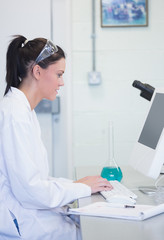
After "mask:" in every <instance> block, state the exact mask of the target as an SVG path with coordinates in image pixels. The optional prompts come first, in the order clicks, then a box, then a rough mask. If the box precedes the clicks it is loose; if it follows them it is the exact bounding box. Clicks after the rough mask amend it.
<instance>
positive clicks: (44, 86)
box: [39, 58, 65, 100]
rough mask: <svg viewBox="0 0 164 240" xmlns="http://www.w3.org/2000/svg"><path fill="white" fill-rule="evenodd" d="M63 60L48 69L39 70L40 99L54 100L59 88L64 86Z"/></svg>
mask: <svg viewBox="0 0 164 240" xmlns="http://www.w3.org/2000/svg"><path fill="white" fill-rule="evenodd" d="M64 71H65V59H64V58H62V59H60V60H59V61H57V62H56V63H54V64H51V65H49V66H48V68H46V69H43V68H41V69H40V81H39V91H40V94H41V97H42V98H46V99H49V100H54V99H55V98H56V95H57V94H58V90H59V89H60V87H61V86H64V81H63V73H64Z"/></svg>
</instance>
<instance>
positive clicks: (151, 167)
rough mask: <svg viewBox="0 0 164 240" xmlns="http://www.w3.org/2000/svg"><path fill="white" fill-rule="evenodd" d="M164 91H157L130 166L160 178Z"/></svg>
mask: <svg viewBox="0 0 164 240" xmlns="http://www.w3.org/2000/svg"><path fill="white" fill-rule="evenodd" d="M163 129H164V89H160V90H159V89H157V90H155V92H154V94H153V97H152V100H151V102H150V109H149V112H148V114H147V117H146V120H145V122H144V125H143V128H142V131H141V133H140V136H139V138H138V141H137V142H136V144H135V146H134V149H133V151H132V155H131V159H130V165H131V166H132V167H133V168H134V169H136V170H138V171H139V172H141V173H143V174H144V175H146V176H148V177H151V178H154V179H156V178H158V176H159V174H160V172H161V168H162V166H163V163H164V130H163Z"/></svg>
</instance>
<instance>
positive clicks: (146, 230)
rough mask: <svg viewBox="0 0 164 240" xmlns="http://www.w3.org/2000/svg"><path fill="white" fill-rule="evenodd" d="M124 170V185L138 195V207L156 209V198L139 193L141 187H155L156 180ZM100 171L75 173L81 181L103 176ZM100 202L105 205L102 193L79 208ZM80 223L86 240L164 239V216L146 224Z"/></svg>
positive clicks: (89, 219)
mask: <svg viewBox="0 0 164 240" xmlns="http://www.w3.org/2000/svg"><path fill="white" fill-rule="evenodd" d="M121 169H122V172H123V179H122V183H123V184H124V185H125V186H127V187H128V188H129V189H131V190H133V191H134V193H136V194H137V196H138V198H137V204H148V205H150V204H151V205H156V204H157V202H156V199H155V197H154V196H148V195H145V194H143V193H141V192H140V191H138V186H143V185H144V186H152V185H154V180H152V179H150V178H147V177H145V176H143V175H142V174H140V173H138V172H136V171H134V170H133V169H132V168H130V167H121ZM100 171H101V168H100V167H79V168H77V169H76V177H77V179H79V178H82V177H84V176H87V175H100ZM97 201H105V200H104V199H103V197H102V196H101V195H100V194H99V193H97V194H94V195H92V196H91V197H87V198H83V199H80V200H79V207H82V206H85V205H88V204H90V203H93V202H97ZM80 222H81V231H82V239H83V240H91V239H94V240H100V239H102V240H109V239H114V240H127V239H129V240H130V239H132V240H163V239H164V214H160V215H158V216H155V217H153V218H150V219H147V220H144V221H132V220H121V219H120V220H119V219H112V218H99V217H87V216H81V217H80Z"/></svg>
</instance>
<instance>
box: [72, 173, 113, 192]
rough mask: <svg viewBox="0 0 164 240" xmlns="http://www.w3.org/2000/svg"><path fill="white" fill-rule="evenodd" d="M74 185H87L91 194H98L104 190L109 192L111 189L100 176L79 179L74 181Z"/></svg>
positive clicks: (108, 183) (106, 181)
mask: <svg viewBox="0 0 164 240" xmlns="http://www.w3.org/2000/svg"><path fill="white" fill-rule="evenodd" d="M74 183H84V184H86V185H88V186H89V187H91V192H92V193H96V192H100V191H104V190H105V191H109V190H111V189H112V188H113V187H112V185H111V184H110V182H109V181H108V180H107V179H105V178H102V177H100V176H88V177H84V178H81V179H79V180H77V181H75V182H74Z"/></svg>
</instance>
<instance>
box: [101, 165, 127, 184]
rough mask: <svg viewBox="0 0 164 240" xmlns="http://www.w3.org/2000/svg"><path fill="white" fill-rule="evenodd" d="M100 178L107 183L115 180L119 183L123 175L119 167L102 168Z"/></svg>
mask: <svg viewBox="0 0 164 240" xmlns="http://www.w3.org/2000/svg"><path fill="white" fill-rule="evenodd" d="M101 177H103V178H106V179H107V180H108V181H112V180H117V181H119V182H120V181H121V179H122V177H123V174H122V171H121V169H120V167H104V168H103V169H102V171H101Z"/></svg>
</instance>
